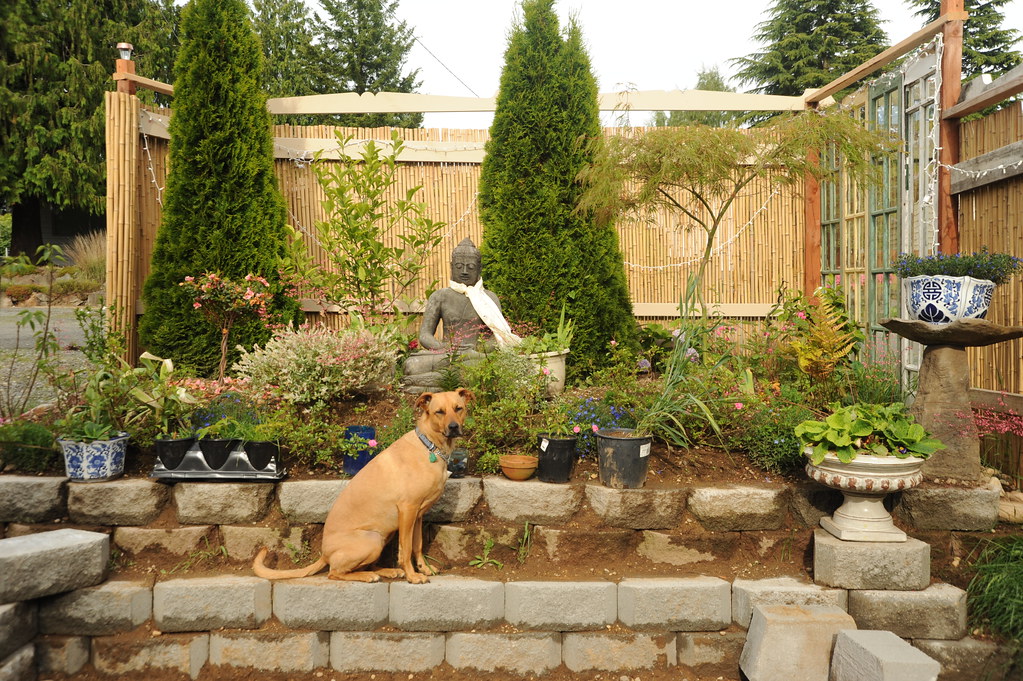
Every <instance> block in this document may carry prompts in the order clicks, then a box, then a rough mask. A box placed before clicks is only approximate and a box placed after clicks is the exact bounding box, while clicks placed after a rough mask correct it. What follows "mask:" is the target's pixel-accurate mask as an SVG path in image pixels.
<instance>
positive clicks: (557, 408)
mask: <svg viewBox="0 0 1023 681" xmlns="http://www.w3.org/2000/svg"><path fill="white" fill-rule="evenodd" d="M573 407H574V401H573V400H570V399H568V398H566V397H564V396H562V395H558V396H557V397H554V398H553V399H551V400H550V401H549V402H547V403H546V404H544V406H543V408H542V409H541V410H540V413H539V414H538V418H537V425H536V429H535V431H536V434H537V435H550V436H552V437H576V436H577V435H579V434H580V433H581V432H582V431H583V429H584V428H586V429H587V430H588V429H589V423H580V422H578V421H577V420H576V418H575V417H576V415H577V412H576V411H575V410H574V409H573Z"/></svg>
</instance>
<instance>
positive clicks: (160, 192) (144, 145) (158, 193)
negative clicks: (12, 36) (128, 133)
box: [142, 133, 163, 208]
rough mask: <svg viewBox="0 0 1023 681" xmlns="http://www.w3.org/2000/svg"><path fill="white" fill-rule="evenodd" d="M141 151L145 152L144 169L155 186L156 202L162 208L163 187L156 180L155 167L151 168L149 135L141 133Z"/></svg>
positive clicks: (151, 157) (151, 158)
mask: <svg viewBox="0 0 1023 681" xmlns="http://www.w3.org/2000/svg"><path fill="white" fill-rule="evenodd" d="M142 151H144V152H146V169H147V170H148V171H149V181H150V182H152V183H153V186H154V187H156V203H157V204H158V205H159V206H160V208H163V187H161V186H160V183H159V182H157V181H156V169H154V168H153V156H152V154H150V153H149V135H147V134H146V133H142Z"/></svg>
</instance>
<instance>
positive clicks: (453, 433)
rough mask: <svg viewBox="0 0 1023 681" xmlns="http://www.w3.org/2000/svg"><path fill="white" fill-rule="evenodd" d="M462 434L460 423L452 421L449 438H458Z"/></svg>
mask: <svg viewBox="0 0 1023 681" xmlns="http://www.w3.org/2000/svg"><path fill="white" fill-rule="evenodd" d="M461 434H462V426H461V424H460V423H458V421H450V422H449V423H448V431H447V436H448V437H458V436H459V435H461Z"/></svg>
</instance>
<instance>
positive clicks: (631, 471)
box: [597, 428, 651, 489]
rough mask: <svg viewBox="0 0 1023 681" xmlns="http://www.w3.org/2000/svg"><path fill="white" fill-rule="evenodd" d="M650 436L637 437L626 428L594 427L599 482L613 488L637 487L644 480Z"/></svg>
mask: <svg viewBox="0 0 1023 681" xmlns="http://www.w3.org/2000/svg"><path fill="white" fill-rule="evenodd" d="M650 442H651V438H650V437H649V436H647V437H636V436H635V434H634V432H633V431H632V430H631V429H628V428H618V429H615V430H604V429H601V430H598V431H597V466H598V471H599V473H600V484H602V485H604V486H605V487H612V488H614V489H638V488H640V487H642V486H643V483H644V482H646V474H647V469H648V468H649V465H650Z"/></svg>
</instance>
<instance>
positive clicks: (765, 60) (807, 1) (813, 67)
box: [732, 0, 888, 95]
mask: <svg viewBox="0 0 1023 681" xmlns="http://www.w3.org/2000/svg"><path fill="white" fill-rule="evenodd" d="M767 15H768V19H767V20H766V21H763V22H761V23H760V24H757V31H758V32H757V34H756V35H755V36H754V38H755V39H756V40H757V41H758V42H760V43H761V44H762V45H763V46H764V49H763V51H761V52H756V53H754V54H751V55H749V56H748V57H740V58H738V59H733V60H732V61H733V63H734V64H736V65H737V66H738V67H739V69H738V71H737V72H736V74H735V78H736V80H737V81H738V82H739V83H740V84H743V85H751V86H753V87H752V89H751V90H750V91H751V92H759V93H763V94H769V95H801V94H803V92H804V91H805V90H809V89H812V88H818V87H821V86H824V85H827V84H828V83H830V82H831V81H832V80H834V79H835V78H837V77H838V76H840V75H842V74H843V73H845V72H846V71H850V70H852V69H853V68H855V67H857V66H859V65H860V64H862V63H863V62H865V61H867V60H868V59H870V58H871V57H873V56H874V55H876V54H878V53H880V52H882V51H884V49H885V48H886V47H887V46H888V39H887V37H886V36H885V32H884V31H883V30H882V29H881V26H880V24H879V22H878V13H877V10H876V9H875V8H874V5H873V3H871V2H869V1H866V2H865V1H863V0H775V1H774V4H773V5H771V7H770V9H768V10H767Z"/></svg>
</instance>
